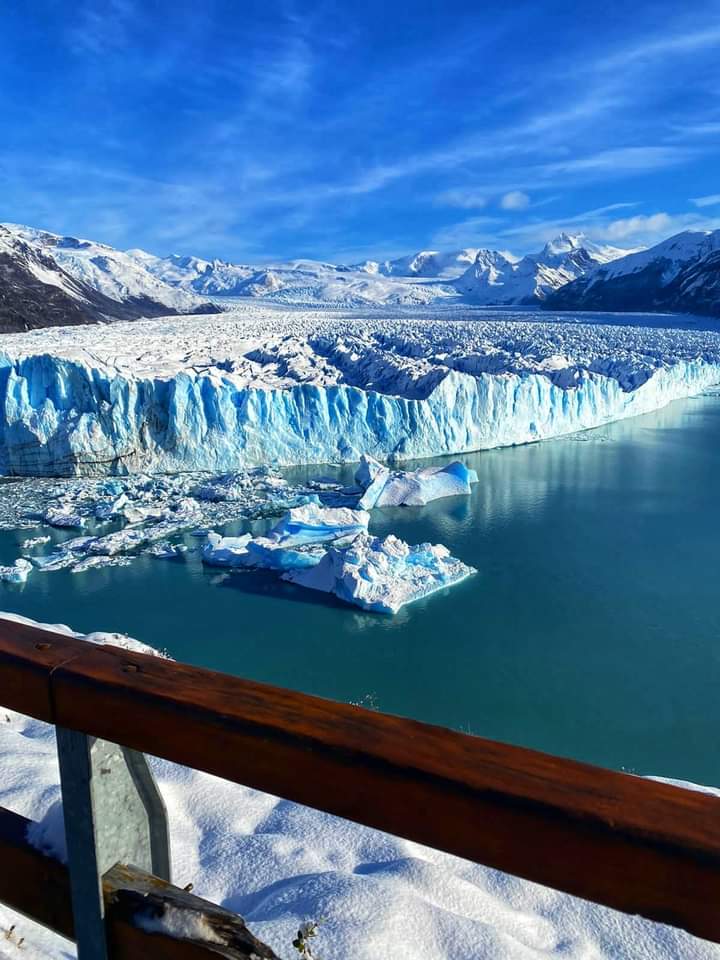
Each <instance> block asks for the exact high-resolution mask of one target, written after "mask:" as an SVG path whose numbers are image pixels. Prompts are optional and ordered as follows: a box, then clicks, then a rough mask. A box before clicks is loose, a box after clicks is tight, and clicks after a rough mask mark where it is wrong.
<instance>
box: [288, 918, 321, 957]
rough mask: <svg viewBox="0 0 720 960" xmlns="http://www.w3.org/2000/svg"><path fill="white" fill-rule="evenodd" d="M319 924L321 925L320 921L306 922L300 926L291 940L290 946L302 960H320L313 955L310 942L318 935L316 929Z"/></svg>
mask: <svg viewBox="0 0 720 960" xmlns="http://www.w3.org/2000/svg"><path fill="white" fill-rule="evenodd" d="M321 923H323V921H322V920H315V921H313V922H311V921H309V920H308V921H306V922H305V923H303V924H301V925H300V929H299V930H298V932H297V937H296V938H295V939H294V940H293V942H292V945H293V946H294V947H295V949H296V950H297V952H298V953H299V954H300V956H301V957H303V960H320V957H318V956H317V954H315V953H313V951H312V945H311V943H310V941H311V940H314V939H315V937H316V936H317V935H318V927H319V926H320V924H321Z"/></svg>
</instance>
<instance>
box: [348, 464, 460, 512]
mask: <svg viewBox="0 0 720 960" xmlns="http://www.w3.org/2000/svg"><path fill="white" fill-rule="evenodd" d="M355 482H356V483H357V484H358V485H359V486H360V487H361V488H363V489H364V493H363V495H362V497H361V498H360V500H359V501H358V506H360V507H362V508H363V509H365V510H370V509H372V508H373V507H398V506H402V505H407V506H416V507H421V506H424V505H425V504H426V503H430V501H431V500H440V499H442V498H443V497H456V496H468V495H469V494H470V486H471V484H473V483H477V482H478V476H477V473H476V472H475V471H474V470H470V469H468V467H466V466H465V464H464V463H460V461H459V460H455V461H454V462H453V463H449V464H448V465H447V466H444V467H424V468H422V469H420V470H413V471H395V472H393V473H391V472H390V471H389V470H388V468H387V467H384V466H383V465H382V464H380V463H378V462H377V460H374V459H373V458H372V457H369V456H367V455H366V454H363V456H362V457H361V459H360V467H359V468H358V470H357V472H356V474H355Z"/></svg>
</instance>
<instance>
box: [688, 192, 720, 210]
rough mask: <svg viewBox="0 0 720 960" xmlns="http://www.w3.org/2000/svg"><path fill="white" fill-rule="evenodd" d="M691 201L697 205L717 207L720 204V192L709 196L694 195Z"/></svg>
mask: <svg viewBox="0 0 720 960" xmlns="http://www.w3.org/2000/svg"><path fill="white" fill-rule="evenodd" d="M690 203H694V204H695V206H696V207H716V206H718V204H720V193H712V194H710V196H708V197H693V198H692V200H691V201H690Z"/></svg>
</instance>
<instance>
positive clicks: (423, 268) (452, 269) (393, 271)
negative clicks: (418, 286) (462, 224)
mask: <svg viewBox="0 0 720 960" xmlns="http://www.w3.org/2000/svg"><path fill="white" fill-rule="evenodd" d="M478 253H479V250H478V248H477V247H468V248H467V249H465V250H453V251H451V252H450V253H442V252H440V251H439V250H420V251H419V252H418V253H411V254H410V255H409V256H406V257H398V258H397V259H395V260H383V261H378V260H365V262H364V263H358V264H355V266H353V267H351V268H350V269H351V270H359V271H363V272H364V273H369V274H370V275H371V276H375V275H380V276H383V277H424V278H428V279H446V280H447V279H454V278H455V277H459V276H461V275H462V274H463V273H464V271H465V270H467V269H468V267H469V266H470V265H471V264H473V263H474V262H475V259H476V257H477V255H478Z"/></svg>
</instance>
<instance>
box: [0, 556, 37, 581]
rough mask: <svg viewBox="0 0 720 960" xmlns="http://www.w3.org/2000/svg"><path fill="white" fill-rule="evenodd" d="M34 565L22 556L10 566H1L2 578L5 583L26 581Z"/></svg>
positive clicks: (0, 576)
mask: <svg viewBox="0 0 720 960" xmlns="http://www.w3.org/2000/svg"><path fill="white" fill-rule="evenodd" d="M32 568H33V565H32V564H31V563H30V561H29V560H25V559H24V558H23V557H20V558H19V559H18V560H16V561H15V563H14V564H13V565H12V566H10V567H0V580H2V581H3V582H4V583H25V581H26V580H27V578H28V574H29V573H30V571H31V570H32Z"/></svg>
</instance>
